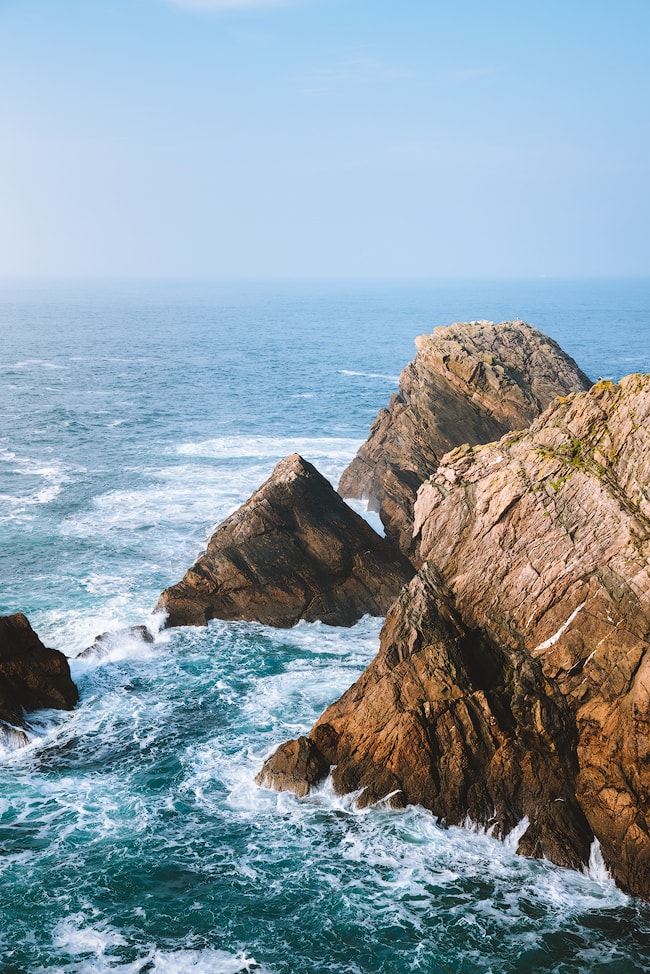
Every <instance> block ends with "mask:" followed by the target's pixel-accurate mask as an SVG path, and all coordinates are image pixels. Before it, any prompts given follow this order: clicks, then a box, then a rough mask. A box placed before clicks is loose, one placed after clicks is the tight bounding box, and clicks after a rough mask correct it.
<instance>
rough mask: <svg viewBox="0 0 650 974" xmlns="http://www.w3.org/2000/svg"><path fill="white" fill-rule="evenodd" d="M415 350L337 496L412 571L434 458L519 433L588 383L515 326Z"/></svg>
mask: <svg viewBox="0 0 650 974" xmlns="http://www.w3.org/2000/svg"><path fill="white" fill-rule="evenodd" d="M415 344H416V348H417V354H416V356H415V359H414V360H413V361H412V362H411V363H410V364H409V365H407V366H406V368H405V369H404V371H403V372H402V374H401V376H400V385H399V392H398V394H397V395H393V396H392V397H391V400H390V403H389V405H388V408H387V409H382V410H381V411H380V413H379V415H378V416H377V418H376V419H375V421H374V423H373V425H372V427H371V429H370V434H369V436H368V439H367V440H366V442H365V443H364V444H363V446H362V447H361V448H360V450H359V452H358V453H357V456H356V457H355V458H354V460H353V461H352V463H351V464H350V465H349V466H348V467H347V469H346V470H345V471H344V473H343V475H342V477H341V480H340V482H339V487H338V489H339V492H340V494H341V495H342V496H343V497H357V498H358V497H362V498H365V499H366V500H368V502H369V504H370V506H371V508H372V509H374V510H378V511H379V512H380V515H381V519H382V521H383V523H384V526H385V528H386V534H387V535H388V536H389V537H392V538H394V539H395V540H396V541H397V543H398V544H399V545H400V547H401V549H402V551H404V553H405V554H407V555H408V556H409V557H410V558H412V559H413V560H414V561H415V562H416V563H419V559H418V555H417V552H416V550H415V547H414V544H413V538H412V532H413V505H414V503H415V497H416V494H417V491H418V488H419V487H420V486H421V484H422V483H424V481H425V480H427V479H428V477H430V476H431V475H432V474H433V473H434V471H435V469H436V468H437V466H438V463H439V461H440V459H441V457H442V456H443V455H444V454H445V453H447V452H448V451H449V450H451V449H454V448H455V447H457V446H460V445H461V444H463V443H469V444H477V443H487V442H490V441H492V440H497V439H499V437H501V436H503V434H504V433H506V432H508V431H509V430H514V429H523V428H524V427H526V426H529V425H530V423H531V422H533V420H534V419H536V418H537V417H538V416H539V415H540V414H541V413H542V412H543V411H544V410H545V409H546V408H547V407H548V406H549V405H550V403H551V402H552V400H553V399H554V398H555V397H556V396H559V395H568V394H570V393H573V392H578V391H583V390H585V389H588V388H589V386H590V384H591V383H590V380H589V379H588V378H587V376H586V375H585V374H584V373H583V372H582V371H581V370H580V369H579V368H578V366H577V365H576V363H575V362H574V361H573V359H572V358H570V356H568V355H567V354H566V353H565V352H563V351H562V349H561V348H560V346H559V345H558V344H557V343H556V342H554V341H553V340H552V339H551V338H549V337H548V336H546V335H544V334H542V332H540V331H537V329H535V328H532V327H531V326H530V325H527V324H525V322H523V321H504V322H501V323H500V324H495V323H494V322H491V321H473V322H458V323H456V324H453V325H449V326H447V327H441V328H436V329H435V330H434V332H433V334H432V335H422V336H420V337H419V338H417V339H416V342H415Z"/></svg>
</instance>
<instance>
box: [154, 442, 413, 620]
mask: <svg viewBox="0 0 650 974" xmlns="http://www.w3.org/2000/svg"><path fill="white" fill-rule="evenodd" d="M412 575H413V569H412V567H411V565H410V564H409V562H408V561H407V560H406V559H405V558H404V557H403V556H402V555H401V554H400V553H399V551H397V550H396V549H395V547H394V546H393V545H392V544H391V543H390V542H388V541H386V540H385V539H384V538H380V537H379V535H378V534H377V533H376V532H375V531H373V529H372V528H371V527H370V525H369V524H367V523H366V521H364V520H363V518H361V517H359V515H358V514H356V513H355V512H354V511H352V510H351V509H350V508H349V507H348V506H347V504H345V503H344V502H343V501H342V500H341V498H340V497H339V495H338V494H337V493H336V491H335V490H334V489H333V488H332V486H331V484H329V483H328V481H327V480H325V478H324V477H323V476H321V474H319V473H318V471H317V470H316V468H315V467H313V466H312V465H311V464H310V463H307V462H306V461H305V460H303V459H302V457H300V456H298V454H296V453H294V454H293V455H292V456H290V457H287V458H286V459H285V460H281V461H280V463H278V465H277V466H276V468H275V470H274V471H273V474H272V475H271V477H270V478H269V479H268V480H267V481H266V483H265V484H263V485H262V487H260V489H259V490H258V491H256V492H255V493H254V494H253V496H252V497H251V498H250V499H249V500H248V501H247V502H246V503H245V504H244V505H243V506H242V507H240V508H239V510H237V511H235V513H234V514H232V515H231V516H230V517H229V518H228V519H227V520H226V521H224V523H223V524H222V525H220V527H218V528H217V530H216V531H215V533H214V534H213V535H212V537H211V538H210V542H209V544H208V547H207V550H206V552H205V553H204V554H203V555H201V557H200V558H199V559H198V561H197V562H196V564H195V565H193V566H192V568H190V570H189V571H188V572H187V574H186V575H185V577H184V578H183V579H182V581H180V582H179V583H178V584H177V585H173V586H172V587H171V588H168V589H166V590H165V591H164V592H163V594H162V595H161V597H160V599H159V602H158V607H159V608H163V609H165V610H166V611H167V613H168V619H167V623H166V625H167V626H184V625H204V624H205V623H206V622H207V621H208V619H215V618H216V619H243V620H249V621H250V620H254V621H257V622H262V623H265V624H266V625H271V626H281V627H288V626H293V625H294V624H295V623H296V622H298V621H299V620H300V619H306V620H307V621H310V622H313V621H315V620H321V621H322V622H326V623H329V624H331V625H342V626H350V625H352V624H353V623H355V622H356V621H357V620H358V619H360V618H361V616H363V615H366V614H369V615H385V614H386V611H387V609H388V607H389V605H390V604H391V602H393V601H394V599H395V598H396V597H397V594H398V592H399V590H400V589H401V587H402V586H403V585H404V584H405V583H406V582H407V581H408V580H409V579H410V578H411V576H412Z"/></svg>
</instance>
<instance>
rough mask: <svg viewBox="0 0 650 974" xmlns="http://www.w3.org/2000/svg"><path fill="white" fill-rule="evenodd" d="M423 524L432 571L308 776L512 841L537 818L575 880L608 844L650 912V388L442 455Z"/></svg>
mask: <svg viewBox="0 0 650 974" xmlns="http://www.w3.org/2000/svg"><path fill="white" fill-rule="evenodd" d="M415 528H416V533H417V538H418V541H419V544H420V551H421V554H422V557H423V559H425V565H424V567H423V568H422V569H421V571H420V572H419V574H418V575H417V576H416V578H415V579H414V580H413V581H412V582H411V584H410V586H409V587H408V589H405V590H404V591H403V592H402V594H401V596H400V598H399V600H398V602H397V603H396V605H395V606H394V607H393V609H392V610H391V612H390V613H389V615H388V617H387V620H386V624H385V626H384V630H383V632H382V638H381V648H380V652H379V655H378V656H377V658H376V660H375V661H374V662H373V663H372V664H371V666H370V667H369V668H368V670H367V671H366V672H365V673H364V674H363V676H362V677H361V678H360V680H359V681H357V683H356V684H355V685H354V686H353V687H352V688H351V689H350V690H349V691H348V692H347V693H346V694H345V695H344V696H343V697H342V698H341V700H339V701H338V702H337V703H335V704H333V705H332V706H331V707H330V708H329V709H328V710H327V711H326V712H325V714H323V716H322V717H321V718H320V720H319V721H318V722H317V724H316V725H315V727H314V729H313V730H312V731H311V732H310V735H309V739H308V740H309V742H310V747H311V748H312V750H311V752H310V757H311V759H312V766H315V765H314V762H315V761H316V759H317V757H318V754H320V755H321V756H322V758H323V759H324V761H325V762H326V763H327V764H329V765H335V766H336V768H335V770H334V771H333V779H334V784H335V786H336V787H337V788H338V789H339V790H340V791H344V792H347V791H353V790H356V789H358V788H364V789H365V790H364V792H363V793H362V795H361V800H362V801H374V800H377V799H379V798H382V797H384V796H387V795H390V794H391V793H393V798H392V800H393V801H398V802H404V801H406V802H419V803H421V804H423V805H425V806H426V807H428V808H430V809H432V810H433V811H434V813H436V814H437V815H440V816H441V817H442V818H444V819H445V820H446V821H448V822H462V821H463V820H464V818H465V817H466V816H469V817H470V818H471V819H473V820H474V821H476V822H479V823H482V824H484V825H486V826H489V825H494V827H495V829H496V831H497V833H499V834H505V833H506V832H508V831H509V830H510V829H511V828H512V826H513V824H514V822H515V821H516V820H518V819H521V818H522V817H524V816H526V817H527V818H528V820H529V826H528V829H527V831H526V832H525V834H524V835H523V838H522V840H521V842H520V847H519V848H520V851H521V852H523V853H525V854H527V855H538V856H540V855H543V856H546V857H547V858H548V859H550V860H552V861H554V862H558V863H561V864H563V865H578V864H580V863H585V862H586V859H587V853H588V849H589V846H590V842H591V839H592V836H595V837H596V838H597V839H598V841H599V843H600V846H601V849H602V854H603V857H604V860H605V863H606V865H607V866H608V868H609V869H610V871H611V872H612V874H613V876H614V878H615V879H616V881H617V882H618V884H619V885H620V886H621V887H622V888H624V889H625V890H628V891H629V892H632V893H635V894H639V895H641V896H645V897H650V652H649V646H650V376H646V377H641V376H629V377H628V378H626V379H624V380H623V381H622V382H621V383H620V384H618V385H614V384H612V383H609V382H601V383H599V384H597V385H596V386H594V387H593V388H592V389H591V390H590V391H589V392H587V393H582V394H579V395H574V396H569V397H566V398H563V399H559V400H557V401H556V402H554V404H553V405H552V406H551V407H550V408H549V410H548V411H547V412H546V413H545V414H544V415H543V416H542V417H541V418H540V419H538V420H537V421H536V422H535V423H534V424H533V426H532V427H531V428H530V430H528V431H526V432H523V433H512V434H509V435H506V436H505V437H503V438H502V439H501V440H500V441H499V442H498V443H492V444H489V445H486V446H480V447H474V448H472V447H468V446H465V447H462V448H460V449H458V450H455V451H453V452H452V453H450V454H448V455H447V456H446V457H445V458H444V459H443V461H442V463H441V464H440V466H439V468H438V470H437V471H436V473H435V475H434V476H433V477H432V478H431V479H430V480H429V481H428V482H427V483H426V484H425V485H424V486H423V487H422V488H421V490H420V492H419V495H418V500H417V504H416V507H415ZM303 751H304V747H303ZM274 761H275V757H273V758H271V759H269V762H267V765H265V768H264V769H263V772H262V778H261V780H263V781H264V782H266V783H267V784H274V785H276V786H278V785H281V782H280V781H278V780H276V779H275V778H274ZM283 773H284V776H285V778H284V780H285V781H287V780H289V777H290V775H291V773H292V772H291V768H290V767H287V766H286V762H285V767H284V768H283Z"/></svg>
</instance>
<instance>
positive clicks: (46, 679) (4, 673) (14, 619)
mask: <svg viewBox="0 0 650 974" xmlns="http://www.w3.org/2000/svg"><path fill="white" fill-rule="evenodd" d="M78 699H79V694H78V691H77V688H76V686H75V684H74V683H73V682H72V679H71V677H70V667H69V666H68V661H67V659H66V658H65V656H64V655H63V653H60V652H58V650H56V649H47V648H46V647H45V646H44V645H43V643H42V642H41V641H40V639H39V638H38V636H37V635H36V633H35V632H34V630H33V629H32V627H31V626H30V624H29V622H28V621H27V619H26V617H25V616H24V615H23V614H22V613H20V612H19V613H16V614H15V615H10V616H0V733H1V735H2V737H3V738H5V739H13V741H14V742H15V743H22V742H24V741H25V740H26V738H25V735H24V734H23V733H22V732H21V731H20V730H16V728H20V727H22V726H23V724H24V718H23V711H24V710H26V711H32V710H40V709H41V708H46V707H53V708H55V709H57V710H71V709H72V708H73V707H74V705H75V704H76V703H77V700H78Z"/></svg>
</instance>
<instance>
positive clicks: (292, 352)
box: [0, 281, 650, 974]
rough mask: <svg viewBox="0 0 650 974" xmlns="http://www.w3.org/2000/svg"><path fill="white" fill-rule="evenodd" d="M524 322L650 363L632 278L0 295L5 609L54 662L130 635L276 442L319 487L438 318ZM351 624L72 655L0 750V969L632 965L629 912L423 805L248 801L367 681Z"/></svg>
mask: <svg viewBox="0 0 650 974" xmlns="http://www.w3.org/2000/svg"><path fill="white" fill-rule="evenodd" d="M516 316H520V317H523V318H525V319H526V320H528V321H530V322H531V323H532V324H535V325H537V326H538V327H540V328H542V329H543V330H545V331H547V332H548V333H549V334H550V335H552V336H553V337H554V338H556V339H557V340H558V341H560V343H561V344H562V345H563V346H564V347H565V348H566V349H567V350H568V351H569V352H571V353H572V354H573V355H574V356H575V357H576V358H577V359H578V361H579V362H580V364H581V366H582V367H583V368H584V369H585V371H587V372H588V373H589V374H590V375H591V376H592V377H593V378H597V377H598V376H601V375H602V376H611V377H613V378H618V377H620V376H621V375H622V374H625V373H626V372H629V371H650V341H649V339H650V284H649V283H648V282H642V281H629V282H597V283H594V282H584V283H580V282H554V281H537V282H529V283H525V282H518V283H516V284H515V283H505V282H503V283H496V282H484V283H476V282H474V283H470V282H465V283H454V284H444V285H443V284H427V285H425V284H416V283H414V284H411V285H406V284H404V285H399V286H397V285H390V284H382V285H376V284H375V285H362V284H356V285H351V284H345V285H333V284H331V285H322V284H321V285H306V284H303V285H290V284H286V285H261V284H258V285H247V286H244V285H237V286H235V285H233V286H225V285H207V284H206V285H197V284H192V285H190V284H186V285H182V284H178V285H173V286H172V285H165V286H161V285H145V284H131V285H123V284H122V285H118V284H115V285H105V284H104V285H101V286H100V285H98V286H90V285H83V286H75V285H73V284H69V285H65V286H64V285H57V286H56V287H55V286H52V285H46V284H38V283H35V284H31V285H28V284H23V285H20V286H18V285H16V284H10V283H7V282H5V283H4V284H3V285H2V286H1V287H0V352H1V354H0V372H1V375H2V382H1V384H0V404H1V407H2V408H1V409H0V416H2V420H1V423H2V425H1V427H0V537H1V541H2V543H1V545H0V557H1V558H2V572H1V574H0V577H1V578H2V580H3V585H2V591H1V595H0V612H2V613H7V612H13V611H17V610H21V611H24V612H25V613H26V614H27V615H28V616H29V618H30V620H31V621H32V624H33V625H34V627H35V628H36V629H37V631H38V632H39V633H40V635H41V636H42V638H43V639H44V640H45V641H46V642H47V643H48V644H49V645H53V646H56V647H57V648H60V649H62V650H63V651H64V652H66V653H68V654H69V655H71V656H75V655H76V654H77V653H79V652H80V651H81V650H82V649H83V648H84V647H86V646H87V645H89V644H90V643H91V642H92V640H93V638H94V636H95V635H96V634H97V633H99V632H102V631H105V630H109V629H118V628H120V627H123V626H128V625H132V624H140V623H143V622H144V623H148V624H149V625H151V626H153V627H154V628H155V622H154V620H152V618H151V615H150V613H151V609H152V606H153V605H154V604H155V602H156V599H157V597H158V594H159V593H160V591H161V590H162V589H163V588H164V587H165V586H166V585H168V584H170V583H171V582H173V581H176V580H178V579H179V578H180V576H181V575H182V574H183V572H184V571H185V569H186V568H187V567H188V566H189V565H190V564H191V562H192V561H193V559H194V558H195V556H196V554H197V553H198V551H199V550H200V549H201V548H202V547H203V546H204V544H205V541H206V539H207V538H208V536H209V534H210V531H211V530H212V528H213V527H214V526H215V524H216V523H218V522H219V521H220V520H222V519H223V517H225V516H226V515H227V514H228V513H229V512H230V511H231V510H232V509H233V508H234V507H235V506H236V505H238V504H239V503H241V502H242V501H243V500H245V499H246V497H247V496H248V495H249V494H250V493H251V491H252V490H253V489H254V488H255V487H257V486H258V485H259V483H260V482H261V481H262V480H263V479H264V478H265V477H266V476H268V474H269V473H270V472H271V470H272V468H273V465H274V463H275V462H276V461H277V460H278V459H279V458H280V457H282V456H284V455H286V454H287V453H290V452H292V451H294V450H298V451H299V452H301V453H303V454H304V455H305V456H306V458H307V459H309V460H311V461H313V462H315V463H316V464H317V466H318V467H319V468H320V469H321V470H322V471H323V472H324V473H325V474H327V475H328V476H330V477H331V478H332V479H333V480H336V478H337V477H338V475H339V474H340V472H341V470H342V469H343V468H344V466H345V465H346V463H347V462H348V460H349V459H350V458H351V456H352V455H353V454H354V452H355V450H356V448H357V446H358V444H359V443H360V442H361V440H362V439H363V438H364V437H365V435H366V433H367V428H368V426H369V424H370V422H371V420H372V419H373V417H374V415H375V413H376V411H377V409H378V408H379V407H380V406H381V405H383V404H385V402H386V401H387V399H388V396H389V395H390V393H391V392H392V391H394V390H395V388H396V386H397V376H398V374H399V372H400V370H401V368H402V367H403V366H404V365H405V364H406V362H407V361H408V360H409V359H410V358H411V357H412V354H413V338H414V337H415V335H417V334H420V333H422V332H426V331H430V330H431V329H432V327H433V326H435V325H437V324H448V323H451V322H452V321H454V320H462V319H472V318H477V317H487V318H493V319H496V320H500V319H502V318H512V317H516ZM379 629H380V621H379V620H363V621H362V622H361V623H359V625H357V626H356V627H354V628H353V629H351V630H337V629H335V628H331V627H326V626H322V625H319V624H315V625H303V624H301V625H299V626H297V627H296V628H295V629H293V630H289V631H282V632H278V631H274V630H271V629H267V628H265V627H262V626H258V625H249V624H243V623H239V624H225V623H219V622H216V623H212V624H211V625H210V626H209V627H208V628H207V629H205V630H192V629H187V630H178V631H170V632H164V633H162V634H160V635H159V636H158V637H157V639H156V641H155V642H154V643H153V644H151V645H145V644H143V643H140V642H137V641H134V640H132V639H129V638H128V637H123V638H121V639H118V640H117V641H116V642H115V644H114V645H113V648H112V649H111V651H110V653H109V654H108V656H106V657H102V658H90V659H86V660H75V661H73V663H72V667H73V673H74V676H75V679H76V680H77V681H78V683H79V687H80V691H81V702H80V704H79V706H78V708H77V709H76V710H75V711H74V712H73V713H70V714H61V713H43V714H38V715H34V716H33V718H32V719H31V722H30V738H31V739H30V744H29V746H28V747H27V748H25V749H23V750H20V751H13V752H7V753H4V754H2V755H0V850H1V854H0V904H1V908H2V918H3V922H2V928H1V931H0V956H1V958H2V963H1V964H0V971H2V974H18V972H29V974H34V972H40V971H48V972H84V974H86V972H104V971H122V972H132V974H135V972H141V974H144V972H149V971H151V972H157V974H164V972H185V971H195V972H205V974H221V972H224V974H225V972H240V971H258V972H268V974H289V972H291V974H293V972H308V974H321V972H322V974H325V972H336V974H351V972H358V974H374V972H386V974H402V972H408V971H416V972H427V974H442V972H445V974H447V972H458V974H487V972H492V974H501V972H527V971H531V972H532V971H548V972H567V974H569V972H571V974H573V972H588V971H589V972H591V971H607V972H612V974H613V972H621V974H623V972H625V974H628V972H630V971H645V970H648V971H650V948H648V943H649V940H648V936H649V934H650V907H648V906H646V905H645V904H642V903H640V902H638V901H636V900H632V899H630V898H628V897H626V896H624V895H623V894H622V893H621V892H619V891H617V890H616V889H615V888H614V887H613V885H612V884H611V882H609V881H608V880H607V878H606V876H604V875H603V872H602V869H601V868H600V867H599V866H598V863H597V861H594V864H593V869H592V873H591V875H590V876H583V875H581V874H577V873H571V872H568V871H566V870H562V869H559V868H556V867H553V866H550V865H549V864H547V863H539V862H529V861H526V860H523V859H521V858H518V857H516V856H515V855H514V853H513V844H516V843H515V838H514V837H513V841H512V842H510V843H508V844H501V843H498V842H496V841H495V840H493V839H492V838H490V837H489V836H485V835H481V834H476V833H475V832H473V831H471V830H462V829H449V830H443V829H441V828H439V827H438V826H437V824H436V822H435V820H434V818H433V817H432V816H431V815H429V814H428V813H426V812H424V811H422V810H420V809H415V808H412V809H408V810H406V811H394V810H388V809H385V808H373V809H364V810H363V811H357V810H356V809H355V808H354V804H353V801H351V800H350V799H340V798H337V797H336V796H334V795H333V794H332V793H331V791H330V789H329V788H328V787H327V786H326V787H324V788H323V789H321V790H320V791H319V792H317V793H316V794H314V795H312V796H310V797H309V798H307V799H302V800H299V799H297V798H295V797H294V796H292V795H286V794H284V795H279V794H276V793H272V792H268V791H264V790H261V789H259V788H257V787H256V786H255V785H254V783H253V778H254V775H255V773H256V772H257V770H258V769H259V767H260V765H261V763H262V761H263V759H264V758H265V756H266V755H267V754H268V753H269V752H270V751H271V750H272V749H273V748H274V746H276V745H277V744H278V743H279V742H281V741H283V740H285V739H286V738H287V737H290V736H295V735H296V734H298V733H301V732H304V731H305V730H306V729H308V728H309V726H310V725H311V723H312V722H313V720H314V719H315V718H316V716H318V714H319V713H320V712H321V711H322V709H323V708H324V707H325V706H326V705H327V704H328V703H329V702H330V701H331V700H333V699H334V698H335V697H336V696H338V695H339V694H340V693H341V692H342V691H343V690H344V689H346V687H347V686H348V685H349V684H350V683H351V682H352V681H353V680H354V679H355V678H356V676H357V675H358V674H359V673H360V672H361V671H362V669H363V667H364V666H365V665H366V664H367V662H368V661H369V660H370V659H371V658H372V656H373V655H374V653H375V652H376V649H377V645H378V634H379Z"/></svg>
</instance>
